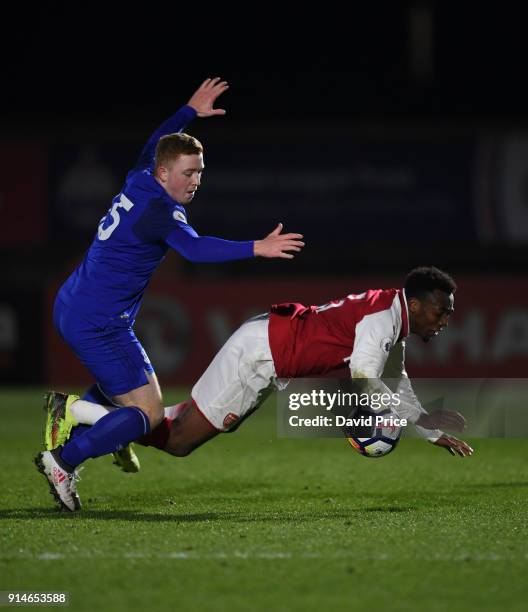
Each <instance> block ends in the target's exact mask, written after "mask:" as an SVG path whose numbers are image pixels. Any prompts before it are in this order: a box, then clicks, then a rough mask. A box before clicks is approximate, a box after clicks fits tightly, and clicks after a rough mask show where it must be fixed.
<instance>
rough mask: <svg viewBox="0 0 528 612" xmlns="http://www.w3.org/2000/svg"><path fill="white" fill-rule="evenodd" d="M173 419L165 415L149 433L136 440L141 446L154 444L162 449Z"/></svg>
mask: <svg viewBox="0 0 528 612" xmlns="http://www.w3.org/2000/svg"><path fill="white" fill-rule="evenodd" d="M172 421H173V419H169V418H168V417H165V418H164V419H163V421H161V423H160V424H159V425H158V426H157V427H156V428H155V429H153V430H152V431H151V432H150V433H149V434H147V435H145V436H141V438H138V439H137V440H136V442H137V443H138V444H141V445H142V446H155V447H156V448H160V449H161V450H163V449H164V448H165V445H166V444H167V440H168V439H169V434H170V430H171V425H172Z"/></svg>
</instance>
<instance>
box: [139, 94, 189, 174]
mask: <svg viewBox="0 0 528 612" xmlns="http://www.w3.org/2000/svg"><path fill="white" fill-rule="evenodd" d="M195 117H196V111H195V110H194V108H192V107H191V106H187V105H185V106H182V107H181V108H180V109H179V110H178V111H177V112H176V113H175V114H174V115H172V117H169V118H168V119H167V121H165V122H164V123H162V124H161V125H160V126H159V128H158V129H157V130H156V131H155V132H154V134H152V136H151V137H150V138H149V139H148V141H147V144H146V145H145V146H144V148H143V151H141V155H140V156H139V159H138V161H137V163H136V165H135V167H134V169H133V171H134V172H136V171H138V170H144V169H145V168H151V169H152V168H153V165H154V164H153V162H154V153H155V151H156V145H157V144H158V140H159V139H160V138H161V137H162V136H166V135H167V134H174V133H175V132H182V131H183V130H184V129H185V127H186V126H187V124H188V123H190V122H191V121H192V120H193V119H194V118H195Z"/></svg>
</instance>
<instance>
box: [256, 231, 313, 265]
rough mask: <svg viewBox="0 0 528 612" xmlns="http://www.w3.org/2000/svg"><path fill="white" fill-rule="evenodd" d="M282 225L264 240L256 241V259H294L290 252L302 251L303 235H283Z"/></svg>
mask: <svg viewBox="0 0 528 612" xmlns="http://www.w3.org/2000/svg"><path fill="white" fill-rule="evenodd" d="M282 227H283V225H282V223H279V224H278V225H277V227H276V228H275V229H274V230H273V231H272V232H271V234H268V235H267V236H266V238H264V240H255V242H254V247H253V253H254V255H255V257H281V258H282V259H293V255H292V254H291V253H288V251H300V250H301V248H302V247H303V246H304V242H301V240H300V238H302V237H303V235H302V234H281V232H282Z"/></svg>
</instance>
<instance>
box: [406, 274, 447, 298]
mask: <svg viewBox="0 0 528 612" xmlns="http://www.w3.org/2000/svg"><path fill="white" fill-rule="evenodd" d="M436 289H438V290H440V291H443V292H444V293H447V294H450V293H455V291H456V289H457V286H456V283H455V281H454V280H453V279H452V278H451V277H450V276H449V274H447V272H442V270H439V269H438V268H435V267H434V266H420V267H419V268H414V270H411V271H410V272H409V274H407V278H406V279H405V295H406V296H407V297H408V298H411V297H415V298H418V299H424V298H425V297H426V294H428V293H432V292H433V291H435V290H436Z"/></svg>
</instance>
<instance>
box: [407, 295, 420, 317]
mask: <svg viewBox="0 0 528 612" xmlns="http://www.w3.org/2000/svg"><path fill="white" fill-rule="evenodd" d="M421 305H422V304H421V302H420V300H419V299H418V298H415V297H412V298H409V299H408V300H407V306H408V307H409V312H412V314H416V313H417V312H419V310H420V307H421Z"/></svg>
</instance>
